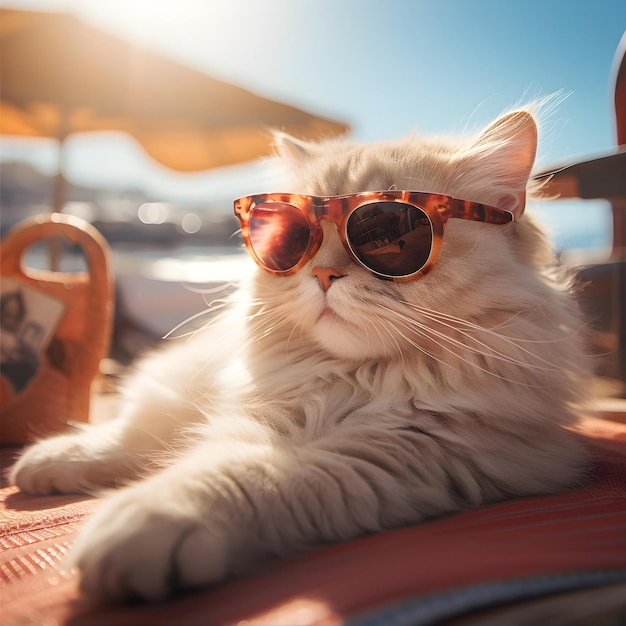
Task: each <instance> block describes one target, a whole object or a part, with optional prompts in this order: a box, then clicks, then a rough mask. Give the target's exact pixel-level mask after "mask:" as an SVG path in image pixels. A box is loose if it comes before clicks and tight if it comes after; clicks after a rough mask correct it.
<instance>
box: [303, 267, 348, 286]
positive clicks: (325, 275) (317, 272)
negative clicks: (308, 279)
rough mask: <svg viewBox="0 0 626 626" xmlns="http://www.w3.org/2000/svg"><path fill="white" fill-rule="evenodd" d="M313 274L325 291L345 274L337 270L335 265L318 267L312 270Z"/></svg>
mask: <svg viewBox="0 0 626 626" xmlns="http://www.w3.org/2000/svg"><path fill="white" fill-rule="evenodd" d="M311 274H313V276H315V278H317V282H318V283H319V285H320V288H321V289H322V290H323V291H328V290H329V289H330V287H331V285H332V284H333V283H334V282H335V281H336V280H337V279H339V278H341V277H342V276H344V274H342V273H341V272H339V271H337V270H336V269H335V268H334V267H316V268H314V269H313V270H312V272H311Z"/></svg>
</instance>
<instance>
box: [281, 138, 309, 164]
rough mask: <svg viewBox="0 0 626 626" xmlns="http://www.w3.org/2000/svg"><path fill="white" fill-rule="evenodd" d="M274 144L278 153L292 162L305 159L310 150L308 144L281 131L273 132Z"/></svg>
mask: <svg viewBox="0 0 626 626" xmlns="http://www.w3.org/2000/svg"><path fill="white" fill-rule="evenodd" d="M274 145H275V146H276V149H277V151H278V154H279V155H280V156H281V157H282V158H283V159H285V160H286V161H290V162H292V163H301V162H302V161H304V160H306V159H307V158H308V157H309V156H310V155H311V152H312V147H311V145H310V144H308V143H306V142H305V141H302V140H300V139H296V138H295V137H292V136H291V135H288V134H287V133H283V132H281V131H275V132H274Z"/></svg>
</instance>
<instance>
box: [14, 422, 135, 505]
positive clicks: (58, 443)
mask: <svg viewBox="0 0 626 626" xmlns="http://www.w3.org/2000/svg"><path fill="white" fill-rule="evenodd" d="M103 448H104V446H103V441H102V439H100V440H97V441H96V440H95V438H94V437H92V436H91V433H88V432H79V433H71V434H68V435H59V436H56V437H51V438H50V439H44V440H43V441H40V442H39V443H36V444H34V445H33V446H31V447H30V448H28V449H27V450H26V451H25V452H24V453H23V454H22V456H21V457H20V458H19V459H18V461H17V463H16V464H15V465H14V466H13V468H12V469H11V472H10V475H9V479H10V480H11V482H12V484H14V485H17V486H18V487H19V488H20V490H21V491H24V492H25V493H30V494H33V495H50V494H54V493H92V492H93V491H94V490H96V489H97V488H100V487H110V486H113V485H114V484H115V483H116V482H118V481H120V480H122V479H125V478H130V477H132V474H133V472H132V469H131V468H132V463H131V462H129V461H128V459H127V455H122V454H121V453H115V452H114V451H113V450H108V451H106V450H104V449H103Z"/></svg>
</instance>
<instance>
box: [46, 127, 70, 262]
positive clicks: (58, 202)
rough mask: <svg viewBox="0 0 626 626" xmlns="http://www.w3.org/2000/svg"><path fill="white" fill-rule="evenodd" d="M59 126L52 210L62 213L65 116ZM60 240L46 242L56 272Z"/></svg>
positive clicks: (64, 192)
mask: <svg viewBox="0 0 626 626" xmlns="http://www.w3.org/2000/svg"><path fill="white" fill-rule="evenodd" d="M61 117H62V119H61V128H60V131H61V132H60V137H59V166H58V170H57V175H56V176H55V179H54V190H53V195H52V212H53V213H62V212H63V207H64V206H65V200H66V194H67V184H66V180H65V177H64V176H63V170H64V164H65V138H66V136H67V135H66V122H67V119H66V116H65V115H62V116H61ZM61 248H62V245H61V241H60V240H59V239H58V238H57V237H54V238H52V239H50V242H49V243H48V265H49V268H50V271H52V272H58V271H59V266H60V261H61Z"/></svg>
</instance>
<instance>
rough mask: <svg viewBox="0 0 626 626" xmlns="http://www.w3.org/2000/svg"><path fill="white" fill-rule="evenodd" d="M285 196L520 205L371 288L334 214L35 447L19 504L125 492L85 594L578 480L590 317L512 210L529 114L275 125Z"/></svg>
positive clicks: (103, 521)
mask: <svg viewBox="0 0 626 626" xmlns="http://www.w3.org/2000/svg"><path fill="white" fill-rule="evenodd" d="M277 143H278V147H279V152H280V155H281V156H280V158H282V159H283V161H284V163H286V165H287V168H288V170H289V172H290V176H291V184H290V189H286V190H283V189H280V190H277V191H291V192H296V193H305V194H316V195H321V196H330V195H340V194H350V193H356V192H361V191H367V190H389V189H398V190H413V191H425V192H434V193H438V194H446V195H449V196H452V197H454V198H459V199H464V200H471V201H475V202H480V203H485V204H489V205H492V206H495V207H499V208H503V209H507V210H509V211H511V212H512V213H513V214H514V215H515V217H516V219H515V221H513V222H512V223H510V224H506V225H495V224H487V223H482V222H478V221H468V220H465V219H452V220H450V221H449V222H448V224H447V226H446V229H445V235H444V237H443V243H442V247H441V251H440V254H439V257H438V259H437V261H436V263H435V264H434V266H433V267H432V268H431V269H430V271H428V272H427V273H425V274H423V275H421V276H419V277H418V278H416V279H415V280H409V281H406V282H393V281H389V280H381V279H380V278H379V277H377V276H375V275H373V274H372V272H370V271H369V270H367V269H366V268H365V267H363V266H362V265H360V264H358V263H356V262H355V261H354V260H353V259H352V258H351V257H350V256H349V254H348V252H347V251H346V249H345V248H344V246H343V245H342V243H341V242H340V238H339V235H338V231H337V228H336V226H335V225H334V224H332V223H330V222H328V221H325V220H323V221H322V223H321V227H322V230H323V241H322V244H321V247H320V248H319V250H318V251H317V253H316V254H315V255H314V256H313V258H312V259H311V260H310V261H309V262H308V263H307V264H306V265H305V266H304V267H302V269H300V270H299V271H297V272H295V273H293V274H291V275H288V276H275V275H272V274H270V273H268V272H265V271H263V270H261V269H258V270H256V271H255V272H254V274H253V275H252V276H250V279H249V281H248V282H247V283H246V284H245V285H242V287H241V289H240V290H239V292H238V293H237V295H236V296H235V297H233V299H232V303H231V306H230V307H229V308H228V309H226V310H225V311H222V312H221V313H220V315H219V316H218V317H217V318H216V319H215V320H214V321H213V322H212V323H210V324H208V325H207V327H206V328H204V329H203V330H201V331H199V332H197V333H195V334H194V335H193V336H192V337H191V338H188V339H179V340H175V341H171V342H168V344H169V345H168V346H167V347H166V349H165V350H163V351H161V352H157V353H155V354H152V355H150V356H148V357H147V358H146V359H144V360H143V361H142V362H141V363H140V364H139V365H138V366H137V368H136V372H135V374H134V376H132V377H131V378H130V379H129V380H128V381H127V384H126V386H125V404H124V407H123V410H122V411H121V414H120V415H119V417H117V419H115V420H112V421H110V422H108V423H104V424H101V425H97V426H89V427H86V428H84V429H80V430H78V431H75V432H71V433H69V434H62V435H59V436H56V437H53V438H50V439H47V440H44V441H40V442H38V443H36V444H35V445H33V446H32V447H30V448H29V449H28V450H27V451H26V452H25V453H24V454H23V456H22V457H21V458H20V459H19V461H18V462H17V464H16V465H15V467H14V469H13V470H12V474H11V476H12V479H13V481H14V482H15V484H17V485H18V486H19V487H20V489H22V490H23V491H25V492H28V493H31V494H49V493H55V492H63V493H69V492H80V491H85V492H88V493H91V492H93V491H94V490H95V489H98V488H101V487H111V486H120V487H121V488H120V489H119V491H116V492H112V493H109V494H107V497H106V498H105V501H104V503H103V504H102V505H101V507H100V508H99V510H98V511H97V512H96V514H95V515H94V516H93V518H92V519H91V520H90V521H89V522H88V523H87V524H86V526H85V528H84V529H83V531H82V534H81V536H80V538H79V540H78V542H77V545H76V546H75V548H74V553H73V557H74V563H75V564H76V566H77V567H78V568H79V571H80V575H81V585H82V588H83V589H84V591H85V592H87V593H89V594H92V595H94V596H97V597H100V598H103V599H108V600H123V599H127V598H132V597H140V598H144V599H148V600H158V599H162V598H165V597H166V596H168V595H169V594H170V593H171V592H172V591H174V590H175V589H178V588H186V587H195V586H202V585H207V584H210V583H214V582H215V581H218V580H220V579H223V578H224V577H227V576H230V575H236V574H240V573H242V572H245V571H247V570H249V569H250V568H251V567H255V566H258V564H259V563H262V562H263V561H265V560H266V559H268V558H273V557H279V556H282V555H290V554H295V553H298V552H301V551H303V550H307V549H311V548H312V547H314V546H318V545H321V544H324V543H327V542H336V541H344V540H349V539H354V538H357V537H359V536H362V535H365V534H368V533H376V532H381V531H384V530H386V529H391V528H397V527H400V526H404V525H407V524H414V523H416V522H420V521H422V520H425V519H427V518H431V517H433V516H437V515H440V514H443V513H447V512H451V511H458V510H462V509H467V508H470V507H477V506H480V505H481V504H485V503H490V502H496V501H499V500H502V499H505V498H512V497H515V496H522V495H527V494H541V493H548V492H553V491H555V490H559V489H563V488H566V487H568V486H570V485H572V484H574V483H576V481H578V480H579V479H580V478H581V476H582V474H583V472H584V471H585V467H586V452H585V450H584V449H583V447H582V446H581V445H580V443H579V442H578V440H577V438H576V436H575V435H574V434H573V433H572V432H571V430H570V429H569V428H568V427H570V426H572V425H573V424H574V423H575V422H576V419H577V411H578V410H579V406H580V404H581V402H582V401H584V394H585V392H586V391H587V390H588V372H587V359H586V357H585V356H584V350H583V347H584V346H583V342H582V339H581V336H580V334H581V333H580V330H581V326H582V324H581V322H580V320H579V318H578V317H577V314H576V311H575V307H574V306H573V305H572V301H571V296H570V295H569V294H568V287H567V285H566V284H565V283H563V282H561V281H560V279H559V278H558V273H557V272H556V271H555V267H554V263H553V259H552V256H551V252H550V246H549V244H548V241H547V239H546V238H545V237H544V235H543V233H542V232H541V230H540V229H539V228H538V227H537V225H536V224H535V223H534V222H533V221H532V220H531V219H530V217H529V216H528V215H524V214H523V209H524V206H525V200H526V194H527V192H528V191H532V190H531V189H530V188H529V187H531V186H532V185H531V184H530V183H529V176H530V172H531V169H532V166H533V162H534V158H535V152H536V146H537V127H536V124H535V121H534V119H533V115H532V114H531V113H530V112H529V111H527V110H520V111H515V112H513V113H509V114H507V115H505V116H503V117H502V118H500V119H498V120H497V121H496V122H495V123H494V124H492V125H491V126H490V127H489V128H487V129H486V130H485V131H484V132H482V133H481V134H479V135H478V136H476V137H473V138H471V139H465V140H443V139H439V138H421V137H418V136H412V137H409V138H407V139H405V140H400V141H390V142H382V143H375V144H371V145H358V144H356V143H352V142H350V141H347V140H337V141H330V142H327V143H320V144H305V143H302V142H299V141H296V140H294V139H292V138H290V137H287V136H284V135H279V136H278V138H277Z"/></svg>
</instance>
